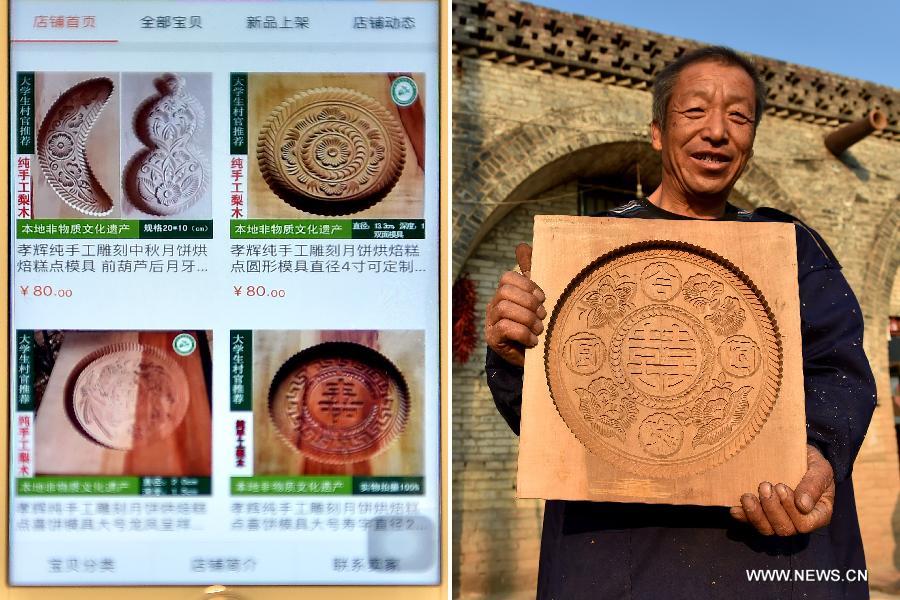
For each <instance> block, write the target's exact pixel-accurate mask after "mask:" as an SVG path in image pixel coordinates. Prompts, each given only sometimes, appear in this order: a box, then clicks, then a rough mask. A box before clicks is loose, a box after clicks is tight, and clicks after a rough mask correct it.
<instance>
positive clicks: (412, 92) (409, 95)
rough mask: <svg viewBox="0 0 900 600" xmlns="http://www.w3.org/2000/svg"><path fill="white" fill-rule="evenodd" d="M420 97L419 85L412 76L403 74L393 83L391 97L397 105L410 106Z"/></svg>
mask: <svg viewBox="0 0 900 600" xmlns="http://www.w3.org/2000/svg"><path fill="white" fill-rule="evenodd" d="M418 97H419V86H417V85H416V82H415V81H413V79H412V77H407V76H406V75H402V76H400V77H398V78H397V79H395V80H394V82H393V83H392V84H391V99H392V100H393V101H394V104H396V105H397V106H409V105H410V104H412V103H413V102H415V101H416V98H418Z"/></svg>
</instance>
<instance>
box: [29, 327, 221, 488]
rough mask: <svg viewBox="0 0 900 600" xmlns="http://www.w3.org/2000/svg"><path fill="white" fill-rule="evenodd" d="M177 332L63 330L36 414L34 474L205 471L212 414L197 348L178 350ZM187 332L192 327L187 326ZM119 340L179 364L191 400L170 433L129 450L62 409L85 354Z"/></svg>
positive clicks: (207, 470) (203, 473)
mask: <svg viewBox="0 0 900 600" xmlns="http://www.w3.org/2000/svg"><path fill="white" fill-rule="evenodd" d="M178 333H180V332H158V331H156V332H92V331H70V332H66V336H65V339H64V341H63V343H62V346H61V347H60V351H59V355H58V357H57V359H56V363H55V364H54V366H53V370H52V372H51V374H50V380H49V382H48V384H47V389H46V391H45V392H44V396H43V398H42V400H41V404H40V407H39V408H38V412H37V416H36V419H35V462H36V471H37V473H38V474H39V475H164V476H209V475H210V474H211V471H212V463H211V450H212V447H211V442H212V439H211V436H212V420H211V413H210V403H209V394H208V393H207V389H206V380H205V378H204V374H203V367H202V364H201V358H200V352H199V350H195V351H194V352H193V353H192V354H190V355H189V356H179V355H178V354H176V353H175V352H174V351H173V350H172V340H173V339H174V338H175V336H176V335H178ZM191 333H192V334H193V333H194V332H191ZM121 343H132V344H142V345H146V346H153V347H156V348H158V349H159V350H161V351H163V352H165V353H166V356H167V357H169V358H171V359H172V360H174V361H176V362H177V363H178V364H179V365H180V366H181V368H182V369H183V370H184V372H185V374H186V375H187V379H188V386H189V396H190V402H189V405H188V409H187V414H186V415H185V417H184V420H183V421H182V423H181V425H180V426H179V427H178V428H177V429H176V430H175V431H174V432H173V433H172V435H170V436H169V437H167V438H165V439H163V440H159V441H157V442H154V443H150V444H147V445H143V446H139V447H136V448H133V449H131V450H127V451H126V450H114V449H111V448H107V447H105V446H103V445H101V444H98V443H97V442H96V441H94V440H93V439H92V438H91V437H90V436H88V435H87V434H85V433H84V432H83V431H82V430H81V427H80V426H79V425H78V424H77V423H76V422H74V421H73V420H72V418H71V417H70V416H69V414H68V411H67V403H70V402H71V401H72V400H71V398H69V397H67V394H68V393H69V389H68V388H69V384H70V382H72V381H73V378H76V377H77V376H78V373H76V372H74V371H75V369H76V368H77V367H78V365H79V363H80V362H81V361H82V360H83V359H84V358H85V357H86V356H88V355H89V354H91V353H92V352H95V351H97V350H99V349H101V348H104V347H106V346H110V345H113V344H121Z"/></svg>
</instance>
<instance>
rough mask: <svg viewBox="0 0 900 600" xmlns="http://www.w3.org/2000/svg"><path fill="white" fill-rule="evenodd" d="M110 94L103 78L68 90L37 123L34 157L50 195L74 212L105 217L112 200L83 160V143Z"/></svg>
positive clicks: (85, 156) (110, 87)
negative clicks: (51, 193)
mask: <svg viewBox="0 0 900 600" xmlns="http://www.w3.org/2000/svg"><path fill="white" fill-rule="evenodd" d="M112 93H113V82H112V80H110V79H107V78H106V77H100V78H97V79H89V80H87V81H82V82H81V83H79V84H77V85H74V86H72V87H71V88H69V89H68V90H66V91H65V92H63V93H62V95H60V97H59V98H58V99H57V100H56V102H54V103H53V106H51V107H50V110H48V111H47V116H46V117H44V120H43V122H42V123H41V127H40V131H39V132H38V137H37V148H36V152H37V157H38V162H39V163H40V165H41V171H42V172H43V174H44V177H46V178H47V182H48V183H49V184H50V187H51V188H53V191H54V192H56V194H57V195H58V196H59V197H60V198H61V199H62V201H63V202H65V203H66V204H68V205H69V206H71V207H72V208H74V209H75V210H77V211H79V212H81V213H84V214H86V215H91V216H103V215H108V214H109V213H110V212H111V211H112V209H113V204H112V199H111V198H110V196H109V194H107V193H106V190H104V189H103V186H102V185H100V182H99V181H98V180H97V178H96V177H95V176H94V173H93V171H92V170H91V166H90V165H89V164H88V160H87V140H88V136H89V135H90V133H91V129H92V128H93V127H94V124H95V123H96V121H97V118H98V117H99V116H100V113H101V111H103V107H104V106H106V103H107V102H108V101H109V98H110V96H111V95H112Z"/></svg>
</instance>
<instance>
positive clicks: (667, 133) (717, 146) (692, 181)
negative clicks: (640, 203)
mask: <svg viewBox="0 0 900 600" xmlns="http://www.w3.org/2000/svg"><path fill="white" fill-rule="evenodd" d="M666 110H667V113H666V127H665V130H662V129H661V128H660V127H659V124H658V123H653V124H652V126H651V138H652V145H653V148H654V149H655V150H657V151H660V152H661V153H662V164H663V180H664V181H666V180H668V183H669V184H670V185H671V186H674V187H675V189H678V190H679V191H680V192H681V193H682V194H683V195H684V197H685V198H686V199H688V200H691V199H695V200H701V201H703V200H706V201H724V200H726V199H727V198H728V194H729V193H730V192H731V188H732V187H734V184H735V183H736V182H737V180H738V178H739V177H740V176H741V173H742V172H743V170H744V167H745V165H746V164H747V161H748V160H750V157H751V156H752V155H753V138H754V136H755V134H756V127H755V125H754V116H755V112H754V111H755V110H756V97H755V91H754V87H753V79H752V78H751V77H750V76H749V75H748V74H747V73H746V72H745V71H744V70H743V69H741V68H740V67H737V66H732V65H726V64H723V63H720V62H716V61H703V62H699V63H694V64H692V65H689V66H688V67H685V68H684V69H683V70H682V71H681V73H680V74H679V75H678V79H677V80H676V82H675V87H674V88H673V89H672V96H671V98H670V99H669V106H668V107H667V109H666Z"/></svg>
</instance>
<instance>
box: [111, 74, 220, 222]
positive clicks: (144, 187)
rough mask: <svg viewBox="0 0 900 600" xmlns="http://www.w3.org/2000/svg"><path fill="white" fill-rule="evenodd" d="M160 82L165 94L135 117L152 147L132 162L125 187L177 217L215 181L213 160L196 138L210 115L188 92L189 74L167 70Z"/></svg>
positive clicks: (152, 209)
mask: <svg viewBox="0 0 900 600" xmlns="http://www.w3.org/2000/svg"><path fill="white" fill-rule="evenodd" d="M156 86H157V89H158V90H159V92H160V94H159V95H158V96H154V97H151V98H149V99H148V100H147V101H146V102H145V103H144V105H143V106H142V108H141V109H139V111H138V114H137V116H136V118H135V130H136V133H137V135H138V137H139V138H140V140H141V141H142V142H143V143H144V145H145V146H147V149H145V150H141V151H139V152H138V153H137V154H135V155H134V156H133V157H132V158H131V160H130V161H129V166H128V167H127V168H126V182H125V189H126V193H128V195H129V198H130V199H131V201H132V203H133V204H134V205H135V206H137V207H138V208H140V209H141V210H143V211H144V212H147V213H150V214H153V215H173V214H177V213H180V212H183V211H185V210H187V209H188V208H189V207H191V206H192V205H193V204H195V203H196V202H197V201H198V200H199V199H200V198H201V197H202V196H203V194H204V193H205V192H206V189H207V186H208V184H209V170H210V168H209V163H208V161H207V159H206V157H205V156H204V155H203V151H202V150H201V149H200V147H199V146H197V144H195V143H194V140H193V138H194V137H195V136H196V135H197V132H198V130H200V129H202V127H203V124H204V120H205V114H204V111H203V106H202V105H201V104H200V102H199V101H198V100H197V98H195V97H194V96H193V95H192V94H190V93H189V92H187V91H186V90H185V80H184V78H183V77H180V76H178V75H173V74H171V73H167V74H165V75H163V76H162V77H160V78H159V79H158V80H157V81H156Z"/></svg>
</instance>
